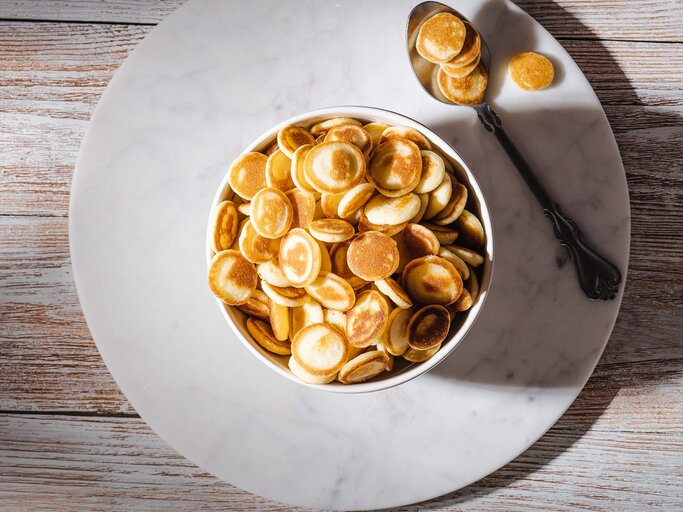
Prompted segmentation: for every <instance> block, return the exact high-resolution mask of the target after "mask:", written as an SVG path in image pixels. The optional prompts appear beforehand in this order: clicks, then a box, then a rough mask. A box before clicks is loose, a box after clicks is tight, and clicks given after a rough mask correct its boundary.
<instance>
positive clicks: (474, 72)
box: [415, 12, 552, 149]
mask: <svg viewBox="0 0 683 512" xmlns="http://www.w3.org/2000/svg"><path fill="white" fill-rule="evenodd" d="M415 49H416V50H417V53H418V54H419V55H420V56H421V57H422V58H424V59H426V60H427V61H429V62H432V63H434V64H438V67H436V68H435V69H434V71H436V73H435V74H434V75H433V77H432V83H433V84H435V85H437V86H438V91H437V92H440V93H441V97H440V99H441V100H442V101H448V102H451V103H455V104H457V105H477V104H479V103H482V102H483V101H484V94H485V93H486V87H487V86H488V73H487V71H486V69H485V67H484V64H483V63H482V60H481V59H482V56H481V49H482V40H481V36H480V35H479V32H478V31H477V29H476V28H475V27H474V25H472V24H471V23H470V22H469V21H465V20H461V19H459V18H458V17H457V16H455V15H454V14H452V13H447V12H441V13H439V14H436V15H434V16H432V17H431V18H429V19H428V20H427V21H425V22H424V23H423V24H422V27H420V30H419V32H418V34H417V39H416V42H415ZM423 62H424V61H423ZM510 64H511V67H510V72H511V74H512V69H513V68H512V62H511V63H510ZM523 67H524V66H523V64H522V63H521V62H520V63H518V65H516V66H515V69H518V68H523ZM524 69H528V68H524ZM531 74H532V73H527V75H526V76H530V75H531ZM551 80H552V78H551ZM527 83H528V82H527ZM520 86H521V85H520ZM422 149H429V148H422Z"/></svg>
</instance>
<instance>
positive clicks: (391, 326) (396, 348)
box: [382, 308, 414, 356]
mask: <svg viewBox="0 0 683 512" xmlns="http://www.w3.org/2000/svg"><path fill="white" fill-rule="evenodd" d="M413 313H414V312H413V310H412V309H410V308H408V309H400V308H396V309H394V310H393V311H392V312H391V313H390V314H389V319H388V320H387V328H386V329H384V333H383V334H382V345H384V347H385V349H386V350H387V352H389V353H390V354H391V355H394V356H401V355H403V354H404V353H405V351H406V350H408V348H409V345H408V322H410V319H411V318H412V316H413Z"/></svg>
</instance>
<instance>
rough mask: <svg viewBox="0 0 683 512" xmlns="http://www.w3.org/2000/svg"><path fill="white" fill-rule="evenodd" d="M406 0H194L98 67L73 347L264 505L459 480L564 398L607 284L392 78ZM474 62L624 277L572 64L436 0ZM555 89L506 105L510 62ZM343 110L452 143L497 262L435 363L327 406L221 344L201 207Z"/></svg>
mask: <svg viewBox="0 0 683 512" xmlns="http://www.w3.org/2000/svg"><path fill="white" fill-rule="evenodd" d="M414 5H415V0H401V1H397V0H386V1H375V0H367V1H364V2H360V1H338V2H318V1H316V0H306V1H296V2H295V1H280V0H269V1H255V0H254V1H251V2H240V3H239V4H235V3H233V2H222V1H218V0H216V1H192V2H189V3H188V4H186V5H184V6H183V7H181V8H180V9H179V10H178V11H177V12H175V13H174V14H172V15H171V16H170V17H169V18H168V19H166V20H165V21H164V22H163V23H161V24H160V25H159V27H157V28H156V29H155V30H154V31H153V32H152V33H151V34H150V35H149V36H148V37H147V38H146V39H145V41H144V42H143V43H142V44H140V46H139V47H138V48H137V49H136V50H135V51H134V52H133V54H132V55H131V56H130V57H129V58H128V60H127V61H126V63H125V64H124V65H123V66H122V67H121V69H120V70H119V72H118V73H117V74H116V76H115V77H114V79H113V80H112V81H111V84H110V85H109V87H108V88H107V90H106V92H105V94H104V95H103V97H102V100H101V101H100V103H99V105H98V107H97V109H96V111H95V114H94V115H93V118H92V121H91V123H90V127H89V130H88V133H87V136H86V138H85V140H84V142H83V146H82V148H81V153H80V157H79V160H78V164H77V170H76V174H75V176H74V182H73V190H72V196H71V210H70V236H71V254H72V259H73V267H74V276H75V280H76V285H77V288H78V293H79V296H80V299H81V303H82V306H83V311H84V313H85V317H86V319H87V322H88V325H89V327H90V330H91V332H92V335H93V337H94V339H95V342H96V343H97V346H98V348H99V350H100V352H101V354H102V357H103V359H104V361H105V362H106V364H107V366H108V367H109V369H110V370H111V373H112V375H113V376H114V378H115V379H116V381H117V382H118V384H119V386H120V387H121V389H122V390H123V392H124V393H125V394H126V396H127V397H128V399H129V400H130V402H131V403H132V405H133V406H134V407H135V409H136V410H137V411H138V412H139V413H140V415H141V416H142V417H143V418H144V419H145V421H147V423H149V425H150V426H151V427H152V428H153V429H154V430H155V431H156V432H157V433H158V434H159V435H160V436H161V437H162V438H164V439H165V440H166V441H167V442H168V443H169V444H170V445H171V446H173V447H174V448H175V449H177V450H178V451H179V452H180V453H181V454H183V455H185V456H186V457H188V458H189V459H190V460H192V461H193V462H194V463H196V464H197V465H199V466H200V467H202V468H204V469H206V470H207V471H210V472H211V473H213V474H215V475H216V476H218V477H220V478H222V479H224V480H226V481H228V482H230V483H231V484H234V485H236V486H238V487H241V488H243V489H246V490H248V491H251V492H253V493H257V494H260V495H262V496H265V497H268V498H271V499H273V500H277V501H281V502H285V503H290V504H295V505H301V506H311V507H321V508H335V509H344V510H352V509H366V508H379V507H390V506H398V505H404V504H408V503H412V502H417V501H421V500H427V499H429V498H433V497H435V496H439V495H441V494H444V493H448V492H450V491H453V490H456V489H458V488H460V487H463V486H465V485H467V484H469V483H471V482H473V481H475V480H477V479H479V478H482V477H483V476H485V475H487V474H488V473H490V472H492V471H494V470H495V469H497V468H499V467H501V466H502V465H504V464H506V463H507V462H508V461H510V460H511V459H513V458H514V457H516V456H517V455H519V454H520V453H521V452H522V451H524V450H525V449H526V448H527V447H529V446H530V445H531V444H532V443H533V442H534V441H535V440H536V439H537V438H538V437H539V436H541V435H542V434H543V433H544V432H545V431H546V430H547V429H548V428H549V427H550V426H551V425H552V424H553V423H554V422H555V421H556V420H557V419H558V418H559V417H560V415H561V414H562V413H563V412H564V411H565V410H566V409H567V407H568V406H569V405H570V404H571V402H572V401H573V400H574V398H575V397H576V395H577V394H578V393H579V391H580V390H581V388H582V387H583V385H584V384H585V382H586V380H587V379H588V377H589V375H590V374H591V372H592V370H593V368H594V366H595V364H596V362H597V360H598V358H599V356H600V354H601V352H602V350H603V347H604V346H605V343H606V341H607V339H608V338H609V335H610V332H611V329H612V326H613V324H614V321H615V318H616V315H617V311H618V309H619V304H620V301H621V295H619V297H618V298H617V300H615V301H612V302H600V303H596V302H591V301H589V300H588V299H587V298H586V297H584V295H583V294H582V293H581V291H580V290H579V287H578V284H577V279H576V275H575V270H574V268H573V266H572V264H571V262H570V261H568V258H567V254H566V252H565V251H564V249H562V248H560V247H559V246H558V244H557V242H556V240H555V239H554V236H553V234H552V231H551V227H550V224H549V222H548V221H547V220H546V219H545V218H544V216H543V214H542V212H541V209H540V207H539V206H538V205H537V204H536V202H535V201H534V199H533V197H532V195H531V193H530V192H529V191H528V190H527V189H526V188H525V186H524V184H523V182H522V180H521V178H520V177H519V176H518V175H517V173H516V171H515V170H514V168H513V166H512V165H511V164H510V162H509V161H508V160H507V157H506V156H505V155H504V153H503V151H502V150H501V149H500V148H499V147H498V146H497V143H496V141H495V140H494V138H493V136H492V135H491V134H489V133H488V132H486V131H485V130H484V128H483V127H482V126H481V125H480V124H479V121H478V120H477V118H476V115H475V113H474V111H472V110H471V109H468V108H465V107H455V106H454V107H448V106H446V105H443V104H440V103H438V102H436V101H435V100H433V99H431V98H430V97H428V96H427V95H426V94H425V93H424V92H423V91H422V89H421V87H420V85H419V84H418V83H417V81H416V80H415V78H414V77H413V76H412V71H411V70H410V67H409V63H408V57H407V52H406V49H405V26H406V19H407V16H408V13H409V12H410V10H411V9H412V7H413V6H414ZM454 6H455V7H456V8H457V9H459V10H461V12H463V14H464V15H465V16H467V17H468V18H469V19H470V20H472V21H473V22H474V24H475V25H476V26H477V28H478V29H479V30H480V31H481V33H482V34H483V35H484V37H486V39H487V41H488V44H489V46H490V49H491V51H492V54H493V56H494V57H493V66H492V81H491V83H490V92H489V98H490V99H491V101H492V103H493V105H494V106H495V108H496V109H497V111H498V113H499V114H500V116H501V118H502V120H503V123H504V125H505V127H506V129H507V130H508V133H510V135H511V137H512V138H513V139H514V140H515V141H516V142H517V143H518V145H519V146H520V148H521V149H522V151H523V153H524V154H525V155H526V156H527V158H528V160H529V161H530V163H531V164H532V166H533V167H534V168H535V169H536V170H537V171H538V172H539V174H540V176H541V177H542V180H543V182H544V183H545V184H546V185H547V187H548V189H549V190H550V191H551V193H553V194H554V195H556V197H558V199H559V200H560V202H561V204H562V205H563V206H564V209H565V211H566V212H567V213H569V214H570V215H571V216H573V217H574V219H575V220H576V221H577V222H578V223H579V225H580V226H583V227H584V232H585V233H586V236H587V238H588V239H589V240H591V241H592V242H594V243H595V245H596V246H597V248H599V250H600V251H601V252H603V253H604V254H605V255H606V256H608V257H609V258H611V259H612V260H613V261H615V262H616V263H617V264H618V265H619V267H620V269H621V270H622V273H623V274H625V270H626V267H627V259H628V248H629V231H630V216H629V204H628V195H627V188H626V180H625V176H624V170H623V167H622V164H621V160H620V157H619V153H618V150H617V146H616V144H615V141H614V137H613V135H612V132H611V130H610V127H609V124H608V123H607V120H606V118H605V115H604V113H603V111H602V108H601V107H600V104H599V102H598V100H597V98H596V96H595V94H594V93H593V91H592V90H591V87H590V85H589V84H588V82H587V81H586V79H585V77H584V76H583V75H582V73H581V71H580V70H579V68H578V67H577V66H576V64H574V62H573V61H572V59H571V58H570V57H569V56H568V55H567V53H566V52H565V51H564V49H563V48H562V47H561V46H560V44H559V43H558V42H557V41H555V40H554V39H553V38H552V37H551V36H550V35H549V34H548V33H547V32H546V31H545V30H544V29H543V28H542V27H541V26H540V25H538V24H537V23H536V22H534V21H533V20H532V19H531V18H530V17H528V16H527V15H526V14H524V13H523V12H522V11H521V10H520V9H518V8H517V7H515V6H514V5H513V4H511V3H507V2H505V1H503V0H488V1H487V0H468V1H467V2H461V3H459V4H457V5H454ZM527 50H536V51H539V52H542V53H544V54H545V55H547V56H549V57H550V58H551V59H552V60H553V62H554V64H555V66H556V70H557V73H556V81H555V84H554V85H553V86H552V87H551V88H550V89H548V90H545V91H541V92H534V93H529V92H524V91H522V90H520V89H519V88H517V87H516V86H515V85H514V84H513V83H512V82H511V81H510V79H509V78H508V76H507V73H506V62H507V61H508V59H509V58H510V57H511V56H513V55H514V54H516V53H518V52H521V51H527ZM343 104H355V105H368V106H375V107H381V108H385V109H389V110H394V111H396V112H400V113H402V114H405V115H407V116H409V117H412V118H414V119H416V120H418V121H420V122H422V123H424V124H426V125H427V126H429V127H430V128H432V129H434V130H435V131H436V132H438V133H439V134H441V135H442V136H444V138H446V139H447V140H449V141H450V142H452V144H453V145H454V146H455V148H456V149H457V150H458V151H459V152H460V153H461V154H462V156H463V157H464V158H465V160H466V161H468V162H469V163H470V165H471V167H472V169H473V170H474V172H475V174H476V176H477V178H478V180H479V182H480V184H481V186H482V188H483V190H484V193H485V194H486V197H487V199H488V202H489V204H490V206H491V208H492V218H493V222H494V238H495V243H496V250H495V253H496V261H495V271H494V276H493V282H492V283H491V288H490V296H489V298H488V302H487V304H486V306H485V308H484V310H483V312H482V314H481V316H480V317H479V319H478V321H477V323H476V325H475V326H474V328H473V329H472V331H471V332H470V334H469V335H468V336H467V337H466V338H465V340H464V341H463V342H462V343H461V344H460V346H458V347H457V348H456V349H455V350H454V351H453V353H452V354H451V355H450V356H449V357H448V359H447V360H446V361H444V362H443V363H442V364H441V365H440V366H438V367H437V368H435V369H434V370H433V371H431V372H430V373H428V374H426V375H423V376H421V377H419V378H417V379H415V380H413V381H411V382H408V383H406V384H403V385H401V386H398V387H396V388H393V389H389V390H386V391H382V392H378V393H371V394H361V395H337V394H332V393H328V392H322V391H318V390H311V389H307V388H305V387H303V386H299V385H297V384H296V383H293V382H289V381H288V380H286V379H284V378H283V377H281V376H279V375H277V374H275V373H274V372H273V371H272V370H270V369H268V368H266V367H265V366H264V365H263V364H262V363H260V362H259V361H257V360H256V359H255V358H254V356H253V355H252V354H250V353H249V352H248V351H247V350H246V349H245V347H244V346H242V344H241V343H239V342H238V341H237V340H236V339H235V338H234V336H233V335H232V334H231V331H230V329H229V327H228V326H227V325H226V323H225V321H224V319H223V317H222V315H221V312H220V311H219V309H218V307H217V306H216V303H215V301H214V299H213V297H212V295H211V293H210V291H209V290H208V288H207V285H206V260H205V246H204V240H205V238H204V237H205V227H206V221H207V217H208V213H209V204H210V202H211V199H212V197H213V195H214V193H215V191H216V187H217V186H218V184H219V182H220V181H221V178H222V177H223V176H224V173H225V172H226V170H227V167H228V164H229V162H230V161H232V159H233V158H235V157H236V156H237V155H238V154H239V153H240V152H241V150H242V148H244V147H245V146H246V145H247V144H248V143H249V142H251V141H252V140H253V139H254V138H255V137H256V136H258V135H259V134H260V133H262V132H264V131H265V130H266V129H268V128H269V127H271V126H272V125H274V124H276V123H278V122H280V121H282V120H283V119H286V118H287V117H290V116H292V115H295V114H299V113H303V112H305V111H308V110H312V109H315V108H320V107H325V106H332V105H343Z"/></svg>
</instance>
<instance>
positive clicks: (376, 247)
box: [346, 231, 399, 281]
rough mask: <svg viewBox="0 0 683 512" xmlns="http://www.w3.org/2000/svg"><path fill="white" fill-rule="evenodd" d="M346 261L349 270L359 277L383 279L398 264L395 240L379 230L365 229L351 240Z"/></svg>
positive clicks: (369, 279)
mask: <svg viewBox="0 0 683 512" xmlns="http://www.w3.org/2000/svg"><path fill="white" fill-rule="evenodd" d="M346 261H347V264H348V265H349V268H350V269H351V272H353V273H354V274H355V275H357V276H358V277H360V278H361V279H365V280H366V281H376V280H377V279H384V278H385V277H389V276H390V275H391V274H393V273H394V272H395V271H396V267H397V266H398V262H399V254H398V249H397V247H396V241H394V240H393V239H392V238H391V237H388V236H387V235H385V234H384V233H380V232H379V231H366V232H365V233H361V234H360V235H358V236H357V237H356V238H355V239H354V240H353V241H352V242H351V245H350V246H349V250H348V253H347V254H346Z"/></svg>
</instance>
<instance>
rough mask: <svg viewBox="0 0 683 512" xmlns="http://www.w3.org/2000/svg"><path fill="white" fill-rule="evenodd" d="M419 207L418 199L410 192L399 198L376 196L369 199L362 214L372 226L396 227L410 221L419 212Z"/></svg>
mask: <svg viewBox="0 0 683 512" xmlns="http://www.w3.org/2000/svg"><path fill="white" fill-rule="evenodd" d="M420 205H421V201H420V198H419V197H418V196H417V194H413V193H412V192H411V193H408V194H406V195H404V196H401V197H386V196H383V195H381V194H378V195H376V196H375V197H373V198H372V199H370V201H369V202H368V203H367V204H366V205H365V208H364V209H363V212H364V213H365V216H366V218H367V219H368V221H370V222H371V223H372V224H378V225H382V224H384V225H389V226H396V225H397V224H403V223H404V222H408V221H409V220H410V219H412V218H413V217H414V216H415V215H416V214H417V212H418V211H419V210H420Z"/></svg>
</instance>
